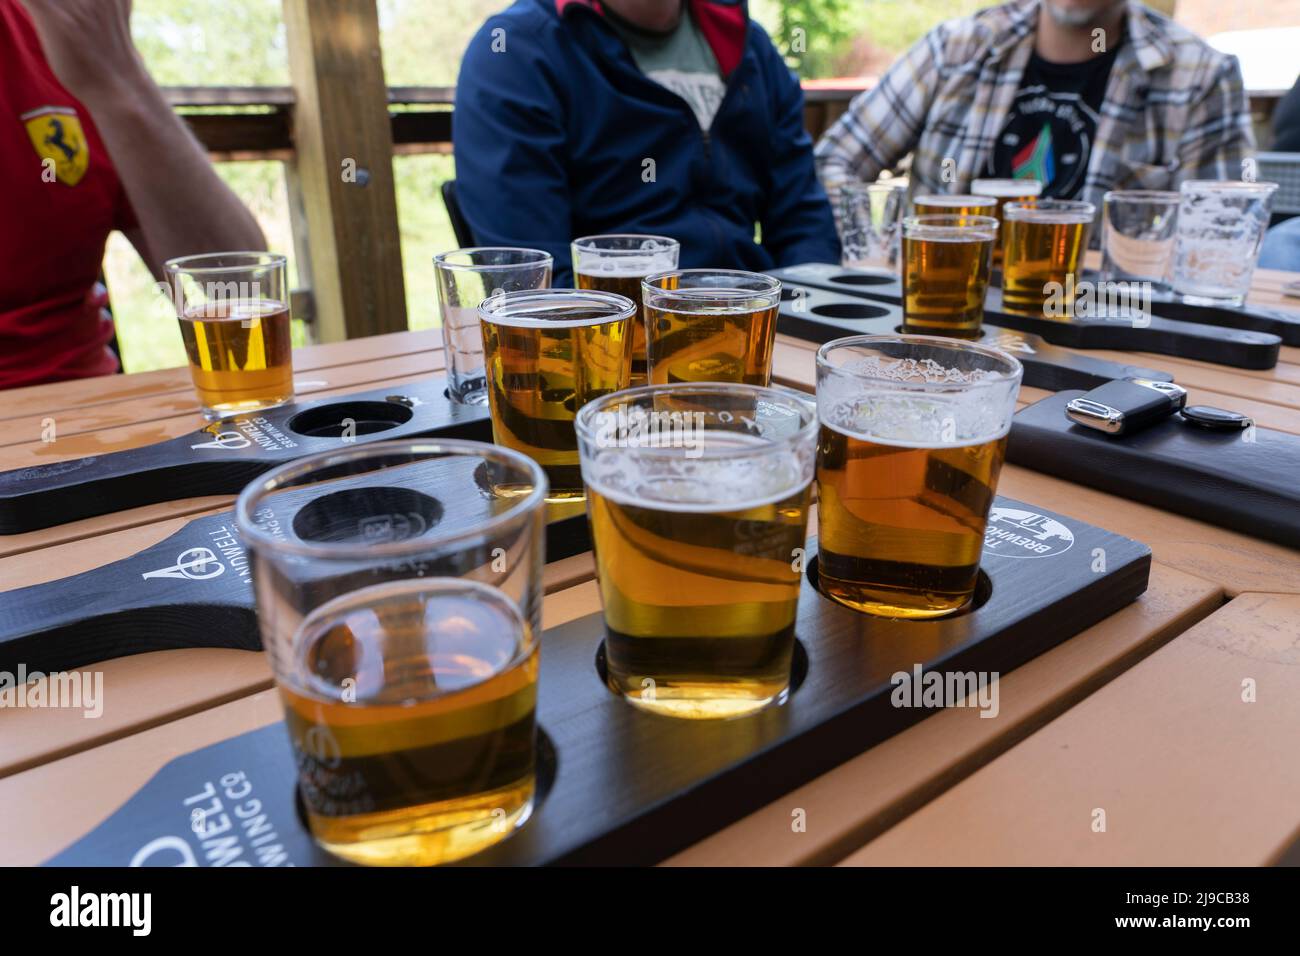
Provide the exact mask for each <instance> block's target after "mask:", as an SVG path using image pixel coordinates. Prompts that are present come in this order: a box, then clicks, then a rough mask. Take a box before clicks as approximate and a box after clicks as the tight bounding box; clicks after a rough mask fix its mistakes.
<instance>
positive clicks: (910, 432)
mask: <svg viewBox="0 0 1300 956" xmlns="http://www.w3.org/2000/svg"><path fill="white" fill-rule="evenodd" d="M963 398H964V399H965V401H963V400H962V399H963ZM1014 411H1015V405H1014V403H1011V402H1005V403H1004V402H1002V401H1001V398H1000V396H999V398H998V400H994V401H979V400H975V401H972V400H971V396H969V395H966V396H962V395H942V394H928V393H917V392H901V391H890V390H888V388H887V387H884V386H882V387H881V388H880V389H879V390H872V391H869V392H867V393H865V394H861V395H857V396H854V397H853V398H849V399H844V400H841V401H839V402H833V403H832V402H829V401H827V402H824V403H823V402H822V401H820V396H819V401H818V414H819V415H820V418H821V423H822V424H823V425H824V426H825V427H827V428H830V429H832V430H833V431H837V432H839V433H840V434H842V435H846V436H848V437H850V438H856V439H860V440H863V441H869V442H873V443H875V444H878V445H891V446H894V447H897V448H962V447H965V446H968V445H980V444H983V443H984V442H989V441H993V440H995V439H998V438H1001V437H1003V436H1004V435H1006V434H1007V432H1009V431H1010V430H1011V414H1012V413H1013V412H1014Z"/></svg>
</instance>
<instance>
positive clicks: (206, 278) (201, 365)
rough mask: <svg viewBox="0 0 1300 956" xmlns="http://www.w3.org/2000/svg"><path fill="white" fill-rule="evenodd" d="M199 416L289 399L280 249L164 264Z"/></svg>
mask: <svg viewBox="0 0 1300 956" xmlns="http://www.w3.org/2000/svg"><path fill="white" fill-rule="evenodd" d="M164 270H165V272H166V274H167V284H168V286H169V287H170V290H171V296H172V301H173V303H174V304H175V306H176V315H177V317H178V318H179V319H180V324H181V338H182V339H183V340H184V342H185V355H186V357H187V358H188V359H189V364H190V375H191V376H192V377H193V379H194V389H195V391H196V392H197V393H198V397H199V406H200V409H201V411H202V412H203V417H204V418H207V419H209V420H215V419H218V418H223V417H225V416H228V415H238V414H240V413H241V412H252V411H257V410H259V409H263V408H270V407H271V406H272V405H280V404H282V403H284V402H288V401H292V400H293V343H292V342H291V340H290V336H289V284H288V277H287V274H286V270H285V259H284V256H281V255H277V254H275V253H272V252H217V253H211V254H205V255H198V256H185V257H183V258H180V259H170V260H168V262H167V263H166V265H165V266H164Z"/></svg>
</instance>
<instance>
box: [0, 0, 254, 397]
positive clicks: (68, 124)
mask: <svg viewBox="0 0 1300 956" xmlns="http://www.w3.org/2000/svg"><path fill="white" fill-rule="evenodd" d="M130 6H131V4H130V0H22V2H21V3H20V2H18V0H0V117H3V122H4V131H3V133H0V182H3V183H4V191H5V196H6V199H5V215H4V218H3V219H2V220H0V276H2V277H3V278H0V389H2V388H12V387H15V386H19V385H34V384H36V383H38V382H51V381H58V380H61V379H69V378H85V377H88V376H92V375H104V374H108V373H110V372H113V371H115V370H116V369H117V358H116V356H114V355H113V353H112V352H111V351H109V349H108V348H107V343H108V341H109V340H110V339H111V338H112V335H113V328H112V323H111V322H110V320H109V318H108V315H107V313H106V312H105V311H104V304H105V301H104V296H103V293H102V291H99V290H98V288H97V279H98V276H99V273H100V268H101V266H102V263H103V258H104V244H105V242H106V241H107V239H108V234H109V232H111V231H112V230H114V229H120V230H122V231H123V232H124V233H125V234H126V235H127V237H128V238H129V239H130V240H131V243H132V244H133V245H134V246H135V248H136V250H137V251H138V252H139V253H140V256H141V258H143V259H144V261H145V263H146V264H147V265H148V266H149V270H150V271H151V272H152V273H153V274H154V276H155V277H157V278H162V266H163V263H164V262H165V261H166V260H167V259H170V258H173V257H174V256H182V255H187V254H190V253H199V252H212V251H219V250H238V249H264V248H265V240H264V239H263V238H262V232H261V230H260V229H259V228H258V226H257V223H256V221H255V220H254V219H253V217H252V216H251V215H250V214H249V212H248V210H247V209H245V208H244V206H243V204H242V203H240V201H239V200H238V199H237V198H236V197H235V195H234V194H233V193H232V192H231V191H230V190H229V189H228V188H227V187H226V185H225V184H224V183H223V182H222V181H221V180H220V179H219V178H218V177H217V175H216V173H215V172H213V170H212V166H211V164H210V163H209V162H208V158H207V155H206V154H205V153H204V151H203V148H202V147H201V146H200V145H199V144H198V143H197V142H196V141H195V140H194V138H193V137H192V136H191V135H190V134H189V132H188V130H187V129H186V128H185V125H184V124H183V123H182V122H181V120H180V119H179V118H178V117H177V116H176V115H175V114H174V113H173V112H172V110H171V108H170V107H169V106H168V105H167V102H166V100H165V99H164V98H163V95H162V91H160V90H159V89H158V87H157V85H155V84H154V82H153V80H152V79H151V78H150V77H149V74H148V73H147V72H146V70H145V67H144V63H143V62H142V61H141V60H140V56H139V54H138V53H137V52H136V50H135V47H134V45H133V44H132V42H131V32H130V27H129V24H128V18H129V11H130Z"/></svg>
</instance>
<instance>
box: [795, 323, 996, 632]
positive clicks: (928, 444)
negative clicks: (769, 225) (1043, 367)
mask: <svg viewBox="0 0 1300 956" xmlns="http://www.w3.org/2000/svg"><path fill="white" fill-rule="evenodd" d="M1020 378H1021V367H1020V363H1019V362H1017V361H1016V360H1015V359H1014V358H1012V357H1011V356H1009V355H1006V354H1005V353H1002V352H998V351H996V350H994V349H989V348H985V347H983V346H978V345H975V344H973V343H967V342H957V341H952V340H946V339H935V338H928V337H922V336H892V337H891V336H866V335H864V336H856V337H852V338H847V339H841V340H838V341H837V342H831V343H828V344H827V345H825V346H823V347H822V348H821V349H820V350H819V351H818V355H817V413H818V419H819V421H820V425H821V430H820V435H819V440H818V447H817V494H818V504H817V521H818V554H817V574H818V586H819V588H820V590H821V591H822V593H823V594H825V595H827V596H828V597H830V598H831V599H833V600H835V601H837V602H839V603H841V604H844V605H846V606H848V607H851V608H854V609H855V610H860V611H866V612H868V613H871V614H877V615H881V616H884V617H894V618H916V619H924V618H935V617H943V616H945V615H949V614H953V613H955V612H957V611H959V610H961V609H962V608H964V607H966V606H967V605H968V604H969V603H970V602H971V600H972V599H973V597H974V594H975V590H976V583H977V579H978V574H979V563H980V553H981V551H982V550H983V546H984V531H985V525H986V523H987V521H988V514H989V509H990V508H991V507H992V504H993V499H994V495H995V493H996V489H997V482H998V474H999V472H1000V471H1001V468H1002V461H1003V458H1004V456H1005V453H1006V444H1007V433H1008V432H1009V431H1010V426H1011V416H1012V415H1013V414H1014V412H1015V400H1016V394H1017V392H1018V390H1019V384H1020Z"/></svg>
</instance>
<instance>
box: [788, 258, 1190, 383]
mask: <svg viewBox="0 0 1300 956" xmlns="http://www.w3.org/2000/svg"><path fill="white" fill-rule="evenodd" d="M782 283H783V287H782V289H781V296H782V300H781V309H780V312H779V313H778V316H777V328H778V329H779V330H780V331H781V332H783V333H785V334H787V335H793V336H796V337H798V338H801V339H806V340H808V341H812V342H830V341H832V340H834V339H838V338H843V337H844V336H847V335H861V334H865V333H876V334H885V333H890V332H897V331H899V330H900V329H901V328H902V324H903V310H902V309H901V308H900V307H899V306H897V305H893V304H891V303H888V302H880V301H868V300H865V299H861V298H858V297H856V296H852V295H847V294H844V293H840V292H831V291H827V290H825V289H820V288H816V287H812V286H801V285H794V284H791V283H788V282H787V280H784V279H783V280H782ZM980 341H981V342H982V343H983V344H985V345H991V346H993V347H994V348H999V349H1002V350H1003V351H1005V352H1010V353H1012V354H1013V355H1015V357H1016V358H1017V359H1019V360H1020V364H1021V365H1023V366H1024V369H1025V375H1024V384H1025V385H1028V386H1030V387H1032V388H1044V389H1047V390H1048V391H1060V390H1061V389H1066V388H1081V389H1084V390H1087V389H1092V388H1096V387H1097V386H1098V385H1103V384H1105V383H1106V382H1109V381H1112V380H1114V379H1120V378H1149V379H1155V380H1157V381H1162V382H1169V381H1172V380H1173V376H1172V375H1170V374H1169V373H1168V372H1161V371H1158V370H1157V369H1152V368H1143V367H1141V366H1139V365H1121V364H1120V363H1118V362H1110V361H1107V360H1105V359H1097V358H1092V357H1091V356H1087V355H1078V354H1076V353H1074V352H1070V351H1068V350H1067V349H1063V348H1059V347H1058V346H1055V345H1052V344H1050V343H1048V342H1045V341H1043V339H1042V338H1041V337H1039V336H1037V335H1034V334H1033V333H1032V332H1019V331H1015V330H1013V329H1006V328H999V327H998V326H996V325H991V324H989V323H987V322H986V323H984V325H983V329H982V333H981V336H980Z"/></svg>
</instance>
